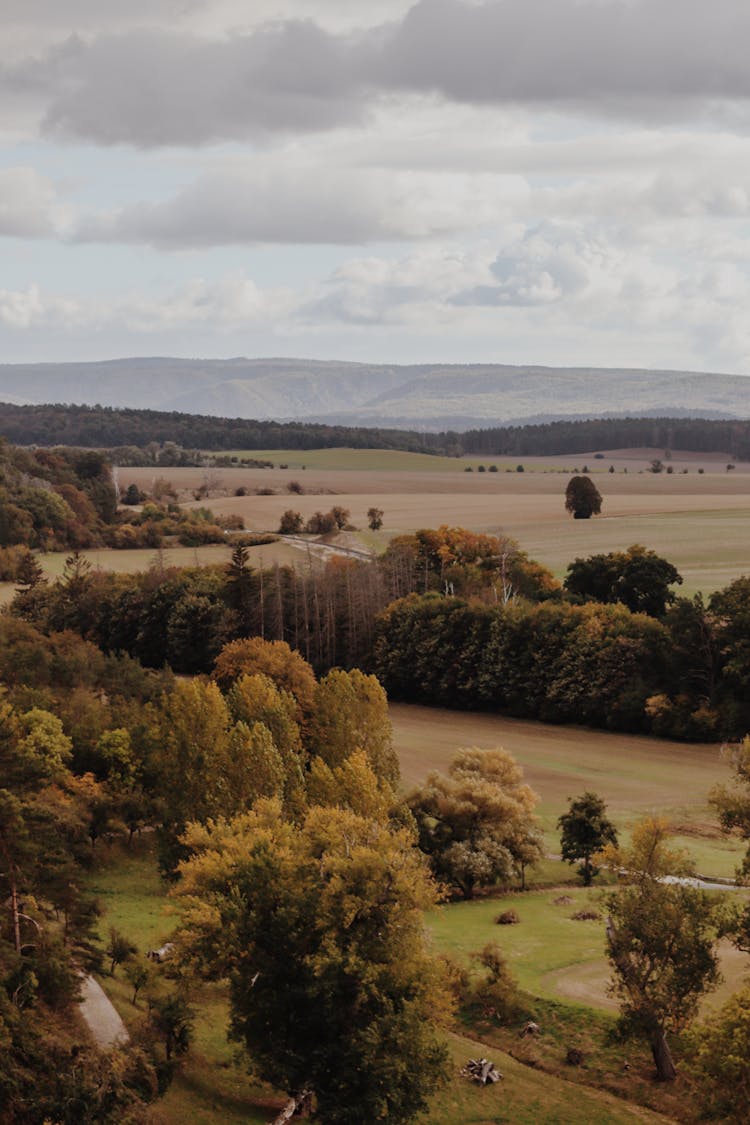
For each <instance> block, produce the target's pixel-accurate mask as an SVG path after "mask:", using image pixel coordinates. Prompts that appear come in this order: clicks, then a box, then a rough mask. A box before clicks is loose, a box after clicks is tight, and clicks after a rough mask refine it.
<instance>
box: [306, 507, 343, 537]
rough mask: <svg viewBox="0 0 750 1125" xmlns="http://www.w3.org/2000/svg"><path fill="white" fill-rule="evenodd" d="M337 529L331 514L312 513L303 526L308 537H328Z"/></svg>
mask: <svg viewBox="0 0 750 1125" xmlns="http://www.w3.org/2000/svg"><path fill="white" fill-rule="evenodd" d="M337 527H338V524H337V523H336V517H335V516H334V514H333V512H313V514H312V515H311V516H310V518H309V520H308V521H307V523H306V524H305V531H306V532H307V533H308V535H330V534H331V532H332V531H336V529H337Z"/></svg>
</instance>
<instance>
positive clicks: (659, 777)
mask: <svg viewBox="0 0 750 1125" xmlns="http://www.w3.org/2000/svg"><path fill="white" fill-rule="evenodd" d="M391 719H392V722H393V727H394V736H395V744H396V748H397V750H398V754H399V758H400V761H401V770H402V774H403V777H404V781H405V783H406V784H407V785H414V784H419V783H420V782H422V781H423V780H424V778H425V776H426V774H427V773H428V772H429V771H430V770H431V769H437V770H441V771H444V770H445V769H446V768H447V766H448V763H449V762H450V759H451V758H452V757H453V755H454V754H455V752H456V750H457V749H458V748H459V747H464V746H478V747H480V748H481V749H493V748H495V747H497V746H502V747H503V748H504V749H505V750H507V751H509V752H510V753H511V754H513V756H514V757H515V758H516V759H517V760H518V761H519V762H520V763H521V765H522V766H523V769H524V775H525V778H526V780H527V781H528V782H529V784H530V785H531V786H532V788H533V789H534V790H535V791H536V792H537V793H538V794H539V797H540V803H539V806H538V809H537V811H538V813H539V815H540V817H541V820H542V825H543V827H544V829H545V836H546V841H547V846H548V848H549V850H550V851H553V852H557V851H559V833H558V831H557V827H556V825H557V818H558V817H559V816H560V814H561V813H562V812H564V811H565V809H566V808H567V802H568V798H570V797H574V796H577V795H578V794H580V793H582V792H583V791H584V790H585V789H593V790H594V791H595V792H596V793H598V794H599V795H600V796H602V797H603V798H604V799H605V801H606V802H607V804H608V807H609V812H610V816H611V817H612V819H613V820H614V821H615V823H616V825H617V826H618V828H620V829H623V828H624V829H627V828H628V827H629V826H630V825H632V823H633V821H634V820H636V819H638V818H639V817H642V816H646V815H650V814H659V815H665V816H668V817H670V819H672V820H673V822H674V823H675V824H676V825H679V826H680V832H679V834H678V837H677V839H678V841H679V843H680V845H681V846H683V847H685V848H686V849H687V850H688V851H689V852H690V854H691V855H692V856H693V858H694V859H695V862H696V864H697V866H698V869H699V870H700V871H701V872H703V873H704V874H710V875H714V876H722V877H731V876H732V875H733V874H734V871H735V868H736V867H737V865H738V862H739V858H740V855H741V853H742V851H743V848H742V845H741V844H740V843H739V842H738V841H735V840H727V839H726V838H725V837H723V836H721V835H719V834H717V822H716V817H715V816H714V815H713V814H712V810H711V809H710V808H709V806H708V804H707V797H708V792H709V790H710V789H711V787H712V786H713V785H715V784H716V783H717V782H721V781H724V780H726V779H727V777H728V772H729V770H728V765H727V762H726V761H725V760H724V759H723V758H722V757H721V754H720V748H719V746H717V745H712V744H689V743H688V744H686V743H682V742H669V741H667V740H665V739H655V738H645V737H639V736H636V735H622V734H610V733H607V732H603V731H591V730H585V729H582V728H580V727H561V726H548V725H545V724H544V723H536V722H531V721H526V720H523V719H509V718H504V717H501V716H499V715H488V714H479V713H474V712H456V711H443V710H440V709H437V708H429V707H416V706H413V705H408V704H392V706H391Z"/></svg>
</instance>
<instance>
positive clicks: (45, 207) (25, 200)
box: [0, 165, 69, 238]
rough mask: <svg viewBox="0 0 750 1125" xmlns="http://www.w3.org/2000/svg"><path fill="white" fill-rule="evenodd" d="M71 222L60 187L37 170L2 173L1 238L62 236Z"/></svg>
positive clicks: (16, 169) (0, 178)
mask: <svg viewBox="0 0 750 1125" xmlns="http://www.w3.org/2000/svg"><path fill="white" fill-rule="evenodd" d="M68 220H69V211H68V208H67V207H65V206H63V205H62V204H61V203H60V201H59V198H58V191H57V188H56V187H55V185H54V184H53V183H52V182H51V181H50V180H48V179H46V178H45V177H44V176H41V175H40V174H39V173H38V172H37V171H35V169H34V168H30V167H28V166H25V165H19V166H17V167H13V168H4V169H2V170H0V235H5V236H11V237H15V238H44V237H47V236H51V235H56V234H58V233H60V231H61V230H62V229H63V228H64V227H65V226H66V225H67V222H68Z"/></svg>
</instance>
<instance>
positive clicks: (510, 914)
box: [495, 910, 521, 926]
mask: <svg viewBox="0 0 750 1125" xmlns="http://www.w3.org/2000/svg"><path fill="white" fill-rule="evenodd" d="M520 921H521V919H520V918H519V916H518V911H517V910H504V911H503V912H502V914H498V916H497V918H496V919H495V922H496V923H497V925H498V926H517V925H518V923H519V922H520Z"/></svg>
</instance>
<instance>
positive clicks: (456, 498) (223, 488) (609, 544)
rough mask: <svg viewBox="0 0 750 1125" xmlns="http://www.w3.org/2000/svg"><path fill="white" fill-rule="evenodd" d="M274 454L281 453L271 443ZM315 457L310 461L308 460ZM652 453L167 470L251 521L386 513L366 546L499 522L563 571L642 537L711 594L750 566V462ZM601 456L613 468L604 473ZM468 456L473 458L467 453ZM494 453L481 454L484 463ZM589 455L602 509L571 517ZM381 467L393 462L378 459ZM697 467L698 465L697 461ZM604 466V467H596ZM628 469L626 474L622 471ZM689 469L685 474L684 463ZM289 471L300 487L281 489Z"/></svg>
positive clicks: (383, 456)
mask: <svg viewBox="0 0 750 1125" xmlns="http://www.w3.org/2000/svg"><path fill="white" fill-rule="evenodd" d="M266 455H268V456H269V457H270V458H271V459H275V460H277V461H278V460H279V459H281V457H287V456H288V457H290V458H291V455H290V454H285V453H284V452H283V451H282V452H281V453H279V452H276V453H273V451H269V453H267V454H266ZM316 455H317V460H318V462H319V464H315V463H313V459H314V458H315V457H316ZM659 455H660V454H659V451H654V450H631V451H627V453H623V452H622V451H621V452H620V453H613V454H612V455H611V456H610V455H609V454H607V455H606V459H605V460H604V461H600V462H597V461H594V460H593V459H592V457H590V456H587V457H584V456H581V457H578V458H575V459H572V458H569V457H568V458H559V457H552V458H547V459H544V458H534V459H533V460H532V459H529V460H527V461H526V463H525V471H524V472H523V473H517V472H515V471H510V472H506V471H504V470H505V467H506V465H507V464H508V462H507V459H506V461H500V460H499V459H498V461H497V464H498V467H499V471H498V472H497V473H477V472H472V473H465V472H463V467H464V465H465V464H466V463H467V462H465V461H457V460H453V461H451V460H449V459H447V458H437V459H433V458H430V457H425V456H422V455H419V454H406V453H387V452H383V451H373V452H371V451H367V450H318V451H313V452H312V453H311V452H308V451H306V452H305V453H304V454H297V456H298V457H301V456H304V457H306V458H307V461H308V467H307V468H306V469H305V470H304V471H296V470H295V469H294V468H293V466H292V462H291V460H290V461H289V464H290V468H289V469H288V470H281V469H254V470H253V469H217V470H211V471H210V473H209V474H207V472H206V470H204V469H176V470H164V472H163V474H162V475H164V476H167V477H168V479H170V480H171V481H172V483H173V484H174V485H175V487H176V488H178V489H180V490H181V492H182V499H184V500H186V502H187V503H188V504H189V505H195V504H200V503H203V504H207V505H209V506H210V507H211V508H213V509H214V510H216V511H219V512H231V513H236V514H239V515H241V516H242V517H243V519H244V520H245V524H246V526H247V527H248V529H250V530H252V531H274V530H276V528H277V527H278V524H279V519H280V517H281V514H282V512H283V511H285V509H287V508H293V509H294V510H295V511H299V512H301V513H302V515H303V517H304V518H305V519H307V518H308V517H309V516H310V515H312V513H313V512H315V511H317V510H319V509H320V510H326V509H328V508H329V507H330V506H331V505H332V504H340V505H342V506H343V507H345V508H349V509H350V511H351V519H352V522H353V523H354V525H355V526H357V527H360V528H365V527H366V525H367V515H366V513H367V509H368V508H370V507H373V506H375V507H380V508H383V509H384V511H385V519H384V529H383V531H382V532H380V533H378V534H377V535H376V536H372V535H366V541H367V542H368V544H369V545H371V546H373V547H375V548H376V549H377V548H381V549H382V547H383V546H385V544H386V543H387V541H388V539H389V538H391V537H392V536H394V535H398V534H402V533H404V532H408V531H413V530H415V529H416V528H418V527H437V526H439V525H440V524H442V523H447V524H451V525H461V526H464V527H469V528H471V529H473V530H476V531H488V532H492V533H497V532H503V533H505V534H507V535H511V536H513V537H514V538H516V539H517V540H518V541H519V542H520V544H521V546H522V547H523V548H524V549H525V550H527V551H528V552H529V554H530V555H531V556H532V557H534V558H537V559H539V560H540V561H541V562H543V563H545V564H546V565H547V566H549V567H550V568H551V569H552V570H553V572H554V573H555V574H557V575H558V576H563V575H564V574H565V570H566V568H567V565H568V563H569V562H571V561H572V560H573V559H574V558H575V557H576V556H578V555H588V554H592V553H596V552H602V551H604V552H606V551H611V550H617V549H622V548H624V547H627V546H629V545H630V544H631V543H642V544H644V545H645V546H647V547H650V548H651V549H653V550H655V551H657V552H658V553H660V554H663V555H665V556H666V557H667V558H669V559H670V561H671V562H673V563H674V564H675V566H676V567H677V568H678V570H679V571H680V573H681V574H682V575H683V578H684V579H685V583H684V586H683V588H682V591H681V592H682V593H685V594H687V595H691V594H693V593H696V592H697V591H699V590H701V591H703V592H704V593H707V594H708V593H711V592H712V591H713V590H716V589H719V588H721V587H722V586H725V585H726V584H727V583H728V582H730V581H732V580H733V579H734V578H736V577H738V576H739V575H740V574H742V573H744V572H745V570H747V569H748V568H750V465H738V466H737V468H736V469H735V470H734V471H733V472H729V473H728V472H726V468H725V466H726V457H724V456H722V455H719V454H714V455H703V454H701V455H695V456H694V457H692V458H689V457H686V458H685V459H683V460H676V459H675V460H674V461H672V462H671V464H672V466H673V468H674V472H673V473H672V474H667V473H661V474H658V475H657V474H653V473H650V472H647V471H645V470H646V467H647V466H648V465H649V463H650V460H651V458H652V457H653V456H659ZM610 462H611V463H612V464H614V465H615V467H616V469H617V471H616V472H615V473H609V472H608V471H607V470H608V467H609V464H610ZM472 463H473V464H474V465H476V464H477V463H478V462H477V459H476V458H474V459H472ZM490 463H492V462H491V461H490V459H485V464H490ZM584 464H588V465H589V468H590V469H591V470H592V474H591V475H592V477H593V479H594V480H595V481H596V483H597V486H598V487H599V490H600V492H601V493H602V496H603V501H604V502H603V506H602V515H601V516H598V517H595V518H594V519H591V520H573V519H571V518H570V517H569V516H568V515H567V513H566V512H565V509H564V492H565V484H566V481H567V478H568V474H569V473H570V472H571V471H573V470H575V469H576V468H582V466H583V465H584ZM388 465H390V466H391V467H390V468H389V467H387V466H388ZM699 465H700V466H702V467H704V468H705V470H706V471H705V473H704V474H702V475H699V474H698V472H697V467H698V466H699ZM600 466H601V467H600ZM626 467H627V468H628V472H627V473H625V472H623V471H622V469H623V468H626ZM683 468H688V469H689V472H688V473H687V474H685V473H683V472H682V469H683ZM154 475H155V474H154V470H153V469H122V470H121V471H120V483H121V484H127V483H130V481H131V480H133V481H135V482H136V483H137V484H138V485H139V486H140V487H142V488H144V489H148V488H149V486H150V485H151V484H152V482H153V479H154ZM207 479H210V482H211V484H212V485H213V491H212V494H211V495H210V496H209V497H208V499H206V500H204V501H194V500H193V499H192V492H193V491H194V490H195V489H197V488H198V487H199V486H200V485H201V484H202V483H204V482H205V481H206V480H207ZM290 480H298V481H299V482H300V484H302V485H303V487H304V488H305V495H302V496H300V495H296V494H290V493H289V492H287V490H286V487H287V485H288V483H289V481H290ZM240 486H244V487H246V488H248V489H250V490H255V489H257V488H273V489H275V490H276V492H277V494H276V495H273V496H257V495H248V496H243V497H237V496H235V495H234V492H235V490H236V489H237V488H239V487H240Z"/></svg>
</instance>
